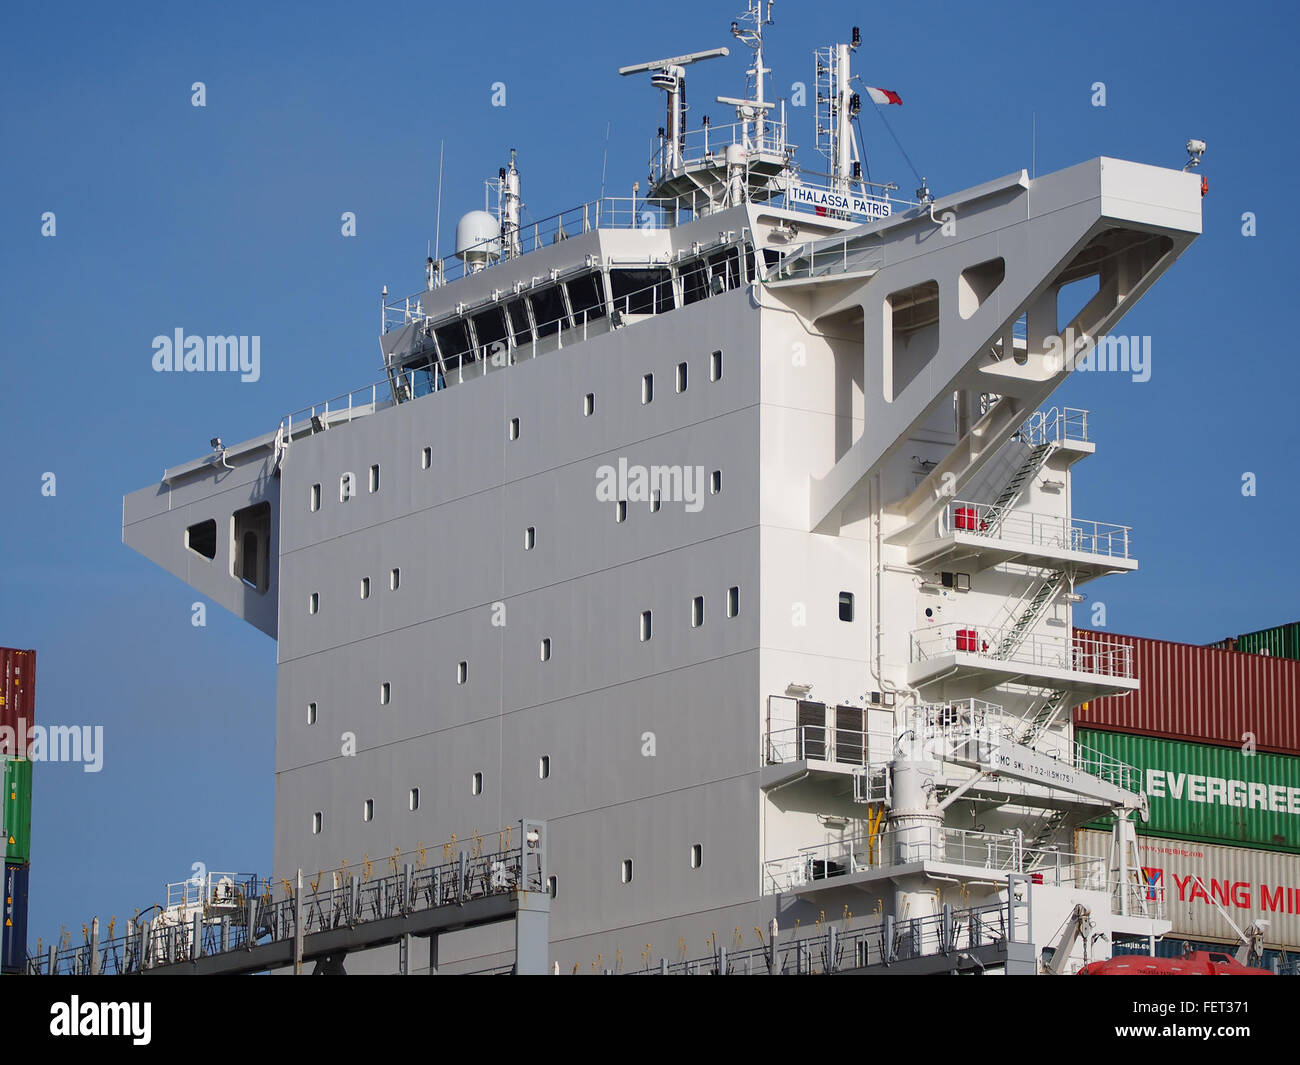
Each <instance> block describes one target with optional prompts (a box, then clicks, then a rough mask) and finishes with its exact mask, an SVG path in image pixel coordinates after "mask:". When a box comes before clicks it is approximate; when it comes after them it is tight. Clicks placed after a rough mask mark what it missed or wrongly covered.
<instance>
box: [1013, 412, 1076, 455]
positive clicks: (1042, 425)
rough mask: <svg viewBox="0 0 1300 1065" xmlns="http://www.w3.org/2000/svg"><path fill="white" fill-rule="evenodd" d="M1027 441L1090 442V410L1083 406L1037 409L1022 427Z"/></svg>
mask: <svg viewBox="0 0 1300 1065" xmlns="http://www.w3.org/2000/svg"><path fill="white" fill-rule="evenodd" d="M1020 437H1021V439H1022V440H1024V441H1025V442H1026V443H1028V444H1030V445H1031V446H1033V445H1038V444H1061V443H1064V442H1065V441H1067V440H1070V441H1075V442H1077V443H1087V442H1088V412H1087V411H1086V410H1083V409H1082V408H1081V407H1049V408H1048V409H1047V410H1040V411H1035V412H1034V413H1033V414H1031V415H1030V416H1029V417H1028V418H1027V419H1026V420H1025V422H1024V424H1023V425H1021V427H1020Z"/></svg>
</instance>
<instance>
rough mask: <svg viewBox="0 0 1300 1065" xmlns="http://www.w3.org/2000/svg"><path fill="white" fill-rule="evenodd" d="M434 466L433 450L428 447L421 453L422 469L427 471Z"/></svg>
mask: <svg viewBox="0 0 1300 1065" xmlns="http://www.w3.org/2000/svg"><path fill="white" fill-rule="evenodd" d="M432 465H433V448H431V447H426V448H425V449H424V450H423V451H421V452H420V469H422V470H427V469H428V468H429V467H430V466H432Z"/></svg>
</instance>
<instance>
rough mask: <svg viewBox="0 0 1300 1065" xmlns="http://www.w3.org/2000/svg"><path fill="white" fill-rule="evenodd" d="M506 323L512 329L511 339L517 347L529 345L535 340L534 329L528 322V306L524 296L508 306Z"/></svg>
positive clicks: (506, 308)
mask: <svg viewBox="0 0 1300 1065" xmlns="http://www.w3.org/2000/svg"><path fill="white" fill-rule="evenodd" d="M505 311H506V323H507V325H508V326H509V329H510V338H511V339H512V340H513V341H514V343H515V347H519V346H520V345H521V344H527V343H528V342H529V341H530V340H532V339H533V327H532V326H531V325H530V324H529V322H528V305H527V304H526V303H525V302H524V298H523V297H522V296H520V297H519V299H517V300H511V301H510V302H509V303H507V304H506V307H505Z"/></svg>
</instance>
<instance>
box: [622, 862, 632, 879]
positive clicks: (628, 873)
mask: <svg viewBox="0 0 1300 1065" xmlns="http://www.w3.org/2000/svg"><path fill="white" fill-rule="evenodd" d="M623 883H625V884H630V883H632V859H631V858H624V859H623Z"/></svg>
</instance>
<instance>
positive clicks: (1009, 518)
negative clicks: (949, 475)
mask: <svg viewBox="0 0 1300 1065" xmlns="http://www.w3.org/2000/svg"><path fill="white" fill-rule="evenodd" d="M938 521H939V525H938V534H939V536H947V535H949V534H950V533H965V534H967V535H970V536H984V537H988V538H989V539H997V540H1008V541H1012V542H1014V543H1018V544H1031V545H1033V546H1035V547H1055V548H1060V549H1061V550H1064V551H1077V552H1080V553H1082V554H1089V555H1104V556H1105V557H1107V558H1123V559H1127V558H1131V557H1132V556H1131V554H1130V552H1131V551H1132V534H1133V529H1132V526H1129V525H1113V524H1111V523H1109V522H1101V521H1089V520H1085V519H1083V518H1066V517H1063V516H1058V515H1054V514H1040V513H1037V512H1034V511H1019V510H1016V511H1011V512H1010V513H1004V514H1002V516H1001V517H999V513H998V508H997V507H995V506H994V505H993V504H992V503H975V502H972V501H970V500H961V499H958V500H954V501H953V502H951V503H949V504H948V505H947V506H946V507H944V508H943V510H942V511H941V512H940V514H939V519H938Z"/></svg>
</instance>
